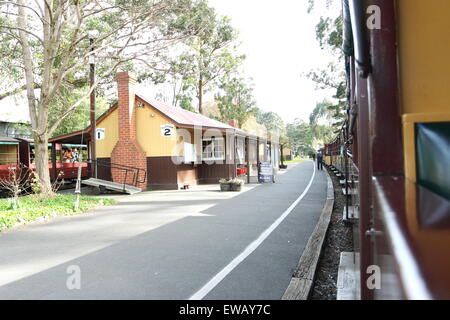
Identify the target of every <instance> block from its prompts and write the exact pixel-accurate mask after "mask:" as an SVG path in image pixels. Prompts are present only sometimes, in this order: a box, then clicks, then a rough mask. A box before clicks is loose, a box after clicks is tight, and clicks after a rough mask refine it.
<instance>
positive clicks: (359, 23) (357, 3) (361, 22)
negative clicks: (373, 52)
mask: <svg viewBox="0 0 450 320" xmlns="http://www.w3.org/2000/svg"><path fill="white" fill-rule="evenodd" d="M348 1H349V10H350V18H351V27H352V31H353V41H354V50H355V52H354V54H355V61H356V66H357V68H358V69H359V75H360V76H361V77H362V78H364V79H366V78H367V77H368V76H369V74H370V72H371V59H370V52H369V45H368V43H369V41H368V37H367V30H366V11H365V7H366V6H365V1H361V0H348Z"/></svg>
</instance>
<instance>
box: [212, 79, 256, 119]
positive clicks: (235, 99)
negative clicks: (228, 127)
mask: <svg viewBox="0 0 450 320" xmlns="http://www.w3.org/2000/svg"><path fill="white" fill-rule="evenodd" d="M220 89H222V93H219V94H217V95H216V101H218V107H219V112H220V119H219V120H220V121H223V122H227V121H228V120H236V121H237V123H238V127H239V128H242V125H243V124H244V122H245V121H246V120H247V118H248V116H249V115H250V111H252V108H253V106H254V105H255V101H254V98H253V88H252V87H250V86H249V85H248V84H247V83H246V82H245V80H244V79H242V78H237V77H232V78H226V79H225V80H224V81H223V82H222V84H221V85H220Z"/></svg>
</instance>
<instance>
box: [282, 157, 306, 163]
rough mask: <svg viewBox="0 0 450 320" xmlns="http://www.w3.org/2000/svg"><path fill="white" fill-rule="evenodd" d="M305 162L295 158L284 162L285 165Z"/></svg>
mask: <svg viewBox="0 0 450 320" xmlns="http://www.w3.org/2000/svg"><path fill="white" fill-rule="evenodd" d="M303 161H305V159H300V158H295V159H293V160H289V161H283V163H284V164H290V163H297V162H303Z"/></svg>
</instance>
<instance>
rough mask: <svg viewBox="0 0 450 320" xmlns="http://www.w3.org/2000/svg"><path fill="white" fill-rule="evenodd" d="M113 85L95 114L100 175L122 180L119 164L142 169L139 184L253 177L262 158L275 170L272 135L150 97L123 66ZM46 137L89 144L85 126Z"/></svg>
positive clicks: (169, 186) (170, 186)
mask: <svg viewBox="0 0 450 320" xmlns="http://www.w3.org/2000/svg"><path fill="white" fill-rule="evenodd" d="M117 86H118V103H117V104H115V105H114V106H113V107H111V108H110V109H109V110H107V111H106V112H105V113H104V114H103V115H101V116H100V117H99V118H98V119H97V120H96V135H97V136H96V148H95V149H96V152H95V153H96V158H97V177H98V178H99V179H104V180H110V181H113V182H118V183H124V182H125V181H124V179H130V177H125V176H124V174H125V171H123V170H120V169H119V168H120V167H121V166H122V167H133V168H139V169H141V171H140V172H141V173H142V174H144V172H145V174H146V179H142V177H141V178H140V179H139V180H140V181H144V180H145V182H139V183H138V187H140V188H141V189H151V190H176V189H179V188H181V187H184V186H186V185H196V184H209V183H218V181H219V179H221V178H225V179H231V178H237V177H239V178H241V179H243V180H244V181H246V182H249V183H252V182H257V181H258V163H261V162H270V163H271V164H272V166H273V168H274V172H275V173H276V172H277V170H278V168H279V162H280V150H279V149H280V148H279V144H278V140H277V137H266V136H260V135H258V134H252V133H248V132H246V131H243V130H241V129H238V128H235V127H234V126H233V125H232V124H233V123H232V122H230V124H225V123H222V122H219V121H217V120H214V119H211V118H208V117H206V116H204V115H201V114H197V113H194V112H190V111H187V110H184V109H182V108H178V107H174V106H170V105H168V104H165V103H162V102H159V101H156V100H154V99H149V98H147V97H145V95H144V94H141V93H136V92H135V80H134V79H133V78H132V76H130V75H129V74H128V73H127V72H119V73H118V74H117ZM49 142H50V143H51V144H52V146H53V147H52V149H53V150H56V149H58V148H60V146H61V145H62V144H80V145H81V144H87V145H88V146H90V145H91V137H90V127H88V128H86V129H84V130H81V131H77V132H74V133H70V134H66V135H63V136H58V137H54V138H52V139H50V140H49ZM91 149H92V148H90V147H89V154H91ZM89 157H91V156H90V155H89ZM54 161H55V160H54ZM127 181H128V180H127Z"/></svg>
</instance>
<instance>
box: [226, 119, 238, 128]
mask: <svg viewBox="0 0 450 320" xmlns="http://www.w3.org/2000/svg"><path fill="white" fill-rule="evenodd" d="M228 125H229V126H232V127H233V128H238V122H237V121H236V120H234V119H232V120H228Z"/></svg>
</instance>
